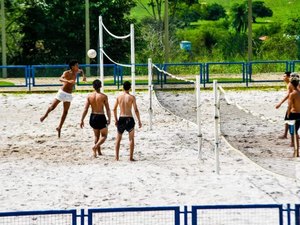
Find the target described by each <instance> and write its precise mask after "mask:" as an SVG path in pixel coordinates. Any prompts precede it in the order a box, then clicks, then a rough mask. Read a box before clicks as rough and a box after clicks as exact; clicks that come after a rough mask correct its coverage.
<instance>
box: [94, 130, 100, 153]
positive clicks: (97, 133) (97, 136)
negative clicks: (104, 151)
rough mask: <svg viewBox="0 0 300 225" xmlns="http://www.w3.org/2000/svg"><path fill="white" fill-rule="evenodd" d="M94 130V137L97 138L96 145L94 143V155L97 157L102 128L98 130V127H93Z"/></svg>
mask: <svg viewBox="0 0 300 225" xmlns="http://www.w3.org/2000/svg"><path fill="white" fill-rule="evenodd" d="M93 131H94V138H95V140H94V143H95V145H94V147H93V155H94V157H95V158H96V157H97V150H98V149H97V148H96V147H95V146H96V144H97V143H98V140H99V138H100V130H98V129H93ZM99 155H100V154H99Z"/></svg>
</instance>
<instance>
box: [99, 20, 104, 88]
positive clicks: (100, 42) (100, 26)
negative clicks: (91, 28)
mask: <svg viewBox="0 0 300 225" xmlns="http://www.w3.org/2000/svg"><path fill="white" fill-rule="evenodd" d="M99 66H100V81H101V83H102V87H101V91H102V92H103V91H104V66H103V29H102V16H99Z"/></svg>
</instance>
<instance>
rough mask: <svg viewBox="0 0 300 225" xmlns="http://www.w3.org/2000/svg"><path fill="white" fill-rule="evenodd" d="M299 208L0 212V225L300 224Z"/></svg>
mask: <svg viewBox="0 0 300 225" xmlns="http://www.w3.org/2000/svg"><path fill="white" fill-rule="evenodd" d="M299 211H300V205H298V204H297V205H295V206H294V208H292V207H291V205H290V204H287V205H286V206H285V207H284V206H283V205H281V204H262V205H202V206H192V207H191V210H188V207H187V206H184V209H183V210H180V207H179V206H171V207H127V208H96V209H88V210H87V213H86V211H85V210H84V209H81V210H78V211H77V210H75V209H73V210H49V211H20V212H0V225H29V224H30V225H45V224H47V225H60V224H61V225H77V224H79V225H216V224H222V225H276V224H277V225H300V218H299V217H300V215H299Z"/></svg>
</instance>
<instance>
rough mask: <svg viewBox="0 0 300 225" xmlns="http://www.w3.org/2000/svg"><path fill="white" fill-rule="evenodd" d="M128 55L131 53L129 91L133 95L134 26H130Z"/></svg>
mask: <svg viewBox="0 0 300 225" xmlns="http://www.w3.org/2000/svg"><path fill="white" fill-rule="evenodd" d="M130 46H131V48H130V53H131V90H132V94H133V95H134V94H135V47H134V25H133V24H130Z"/></svg>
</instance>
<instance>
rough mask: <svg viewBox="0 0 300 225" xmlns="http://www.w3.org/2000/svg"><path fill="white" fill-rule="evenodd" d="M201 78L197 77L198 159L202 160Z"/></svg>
mask: <svg viewBox="0 0 300 225" xmlns="http://www.w3.org/2000/svg"><path fill="white" fill-rule="evenodd" d="M200 105H201V100H200V77H199V76H196V109H197V125H198V158H199V159H202V149H201V148H202V132H201V111H200Z"/></svg>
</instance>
